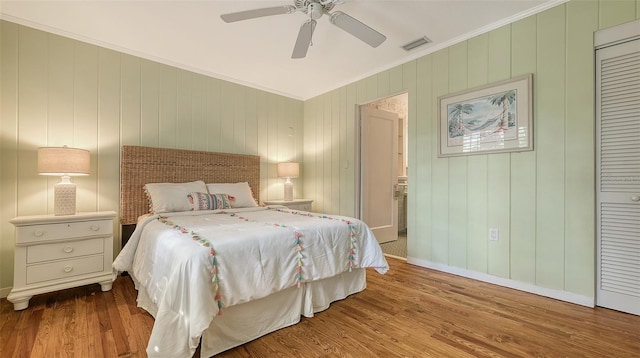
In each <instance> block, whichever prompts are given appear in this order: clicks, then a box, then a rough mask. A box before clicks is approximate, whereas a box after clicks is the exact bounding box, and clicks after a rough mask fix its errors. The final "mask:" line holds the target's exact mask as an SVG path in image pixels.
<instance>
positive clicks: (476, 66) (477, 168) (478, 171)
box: [466, 34, 489, 273]
mask: <svg viewBox="0 0 640 358" xmlns="http://www.w3.org/2000/svg"><path fill="white" fill-rule="evenodd" d="M468 59H469V63H468V70H467V81H468V87H469V88H473V87H477V86H480V85H485V84H486V83H487V75H488V74H487V71H488V68H489V64H488V62H489V35H487V34H485V35H481V36H478V37H475V38H473V39H471V40H469V41H468ZM467 168H468V169H467V174H468V175H469V180H467V222H466V225H467V247H466V251H467V268H468V269H470V270H474V271H478V272H483V273H486V272H487V232H488V230H489V229H488V227H487V205H488V204H487V201H488V197H487V195H488V194H487V185H488V184H487V175H488V173H487V156H486V155H472V156H469V158H468V160H467Z"/></svg>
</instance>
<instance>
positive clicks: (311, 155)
mask: <svg viewBox="0 0 640 358" xmlns="http://www.w3.org/2000/svg"><path fill="white" fill-rule="evenodd" d="M315 101H316V99H311V100H308V101H305V102H304V105H303V108H304V110H303V118H302V139H303V146H302V148H303V153H302V162H303V164H302V178H303V181H304V186H303V190H304V191H303V193H302V196H303V197H305V198H314V197H315V187H316V176H315V157H316V147H315V141H314V139H315V131H314V130H313V128H315V116H314V113H315V112H314V109H315V106H314V104H315ZM316 205H317V203H316V202H315V201H314V203H313V204H312V206H313V207H312V210H314V211H317V209H316Z"/></svg>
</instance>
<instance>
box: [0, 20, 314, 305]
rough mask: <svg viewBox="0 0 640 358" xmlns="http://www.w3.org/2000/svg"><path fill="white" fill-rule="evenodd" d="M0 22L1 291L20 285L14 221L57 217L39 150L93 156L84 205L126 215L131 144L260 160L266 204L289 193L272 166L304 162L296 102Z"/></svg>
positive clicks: (81, 190) (82, 193) (298, 185)
mask: <svg viewBox="0 0 640 358" xmlns="http://www.w3.org/2000/svg"><path fill="white" fill-rule="evenodd" d="M0 26H1V29H0V36H1V39H0V46H1V47H0V56H1V57H0V71H1V72H0V78H1V94H2V96H1V98H0V111H1V112H0V158H1V160H0V172H1V173H0V297H5V296H6V295H7V294H8V293H9V289H10V287H11V286H12V285H13V248H14V227H13V225H11V224H9V222H8V221H9V220H10V219H11V218H13V217H15V216H18V215H38V214H48V213H49V214H50V213H53V185H54V184H55V183H56V182H58V181H59V178H56V177H45V176H39V175H38V174H37V172H36V149H37V148H38V147H41V146H62V145H68V146H73V147H79V148H84V149H88V150H90V151H91V174H90V175H89V176H87V177H74V178H73V179H72V180H73V181H74V182H75V183H76V184H77V187H78V189H77V190H78V194H77V208H78V210H79V211H96V210H114V211H118V207H119V202H118V200H119V148H120V146H121V145H123V144H130V145H143V146H152V147H165V148H180V149H194V150H206V151H219V152H230V153H241V154H254V155H260V156H261V158H262V159H261V160H262V163H261V184H260V185H261V193H260V198H261V199H262V200H267V199H272V200H273V199H281V198H282V195H283V189H282V180H280V179H278V178H276V172H275V163H276V162H278V161H286V160H295V161H301V160H302V140H301V138H302V113H303V112H302V102H301V101H299V100H295V99H291V98H287V97H284V96H280V95H276V94H272V93H269V92H265V91H261V90H257V89H254V88H250V87H246V86H242V85H238V84H234V83H231V82H227V81H223V80H219V79H215V78H212V77H207V76H205V75H201V74H197V73H193V72H189V71H186V70H182V69H178V68H176V67H171V66H167V65H163V64H160V63H157V62H153V61H149V60H145V59H141V58H138V57H135V56H131V55H128V54H124V53H121V52H117V51H113V50H109V49H105V48H102V47H99V46H95V45H90V44H86V43H83V42H80V41H76V40H71V39H68V38H65V37H61V36H58V35H54V34H50V33H47V32H43V31H39V30H34V29H32V28H29V27H26V26H21V25H17V24H14V23H11V22H8V21H0ZM294 180H296V182H295V185H294V188H295V189H296V191H297V192H299V193H302V189H303V188H302V182H301V181H300V182H298V179H294ZM295 195H296V196H301V194H300V195H298V193H295ZM114 231H115V232H117V233H119V225H117V224H116V226H115V227H114ZM119 239H120V237H119V234H118V237H117V238H116V240H115V243H114V252H117V250H118V248H119V247H120V240H119Z"/></svg>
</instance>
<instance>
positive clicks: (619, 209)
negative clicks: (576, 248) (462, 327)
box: [596, 40, 640, 315]
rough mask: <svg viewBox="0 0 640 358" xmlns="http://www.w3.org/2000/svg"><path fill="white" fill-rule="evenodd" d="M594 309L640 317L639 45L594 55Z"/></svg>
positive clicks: (619, 47)
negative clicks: (595, 246)
mask: <svg viewBox="0 0 640 358" xmlns="http://www.w3.org/2000/svg"><path fill="white" fill-rule="evenodd" d="M596 97H597V98H596V142H597V143H596V162H597V164H596V166H597V173H596V177H597V188H596V190H597V192H596V196H597V236H598V246H597V254H598V257H597V259H598V262H597V267H598V276H597V292H596V294H597V304H598V306H603V307H608V308H612V309H615V310H619V311H624V312H628V313H633V314H636V315H640V40H635V41H631V42H627V43H623V44H619V45H615V46H612V47H607V48H604V49H600V50H598V51H597V52H596Z"/></svg>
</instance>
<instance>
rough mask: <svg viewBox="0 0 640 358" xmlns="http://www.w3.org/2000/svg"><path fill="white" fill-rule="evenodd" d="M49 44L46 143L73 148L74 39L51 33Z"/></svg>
mask: <svg viewBox="0 0 640 358" xmlns="http://www.w3.org/2000/svg"><path fill="white" fill-rule="evenodd" d="M48 45H49V46H48V51H49V63H48V68H47V73H48V76H49V81H48V82H49V87H48V89H47V92H48V103H47V106H48V109H47V111H48V113H49V115H48V121H47V122H48V126H49V130H48V131H47V143H46V145H47V146H52V147H58V146H63V145H67V146H69V147H74V146H75V145H76V144H75V143H74V142H73V137H74V136H73V132H74V128H73V122H74V121H73V118H74V108H73V107H74V79H75V76H74V63H75V56H74V41H73V40H71V39H68V38H64V37H61V36H50V37H49V43H48ZM86 149H89V148H86ZM54 184H55V183H54Z"/></svg>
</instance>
